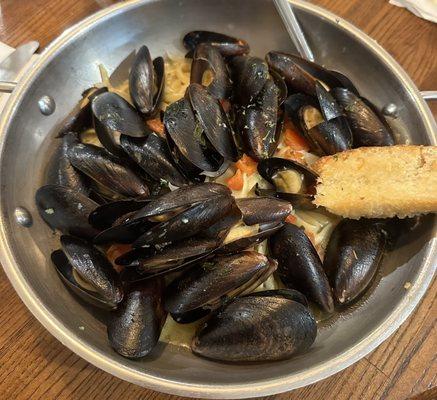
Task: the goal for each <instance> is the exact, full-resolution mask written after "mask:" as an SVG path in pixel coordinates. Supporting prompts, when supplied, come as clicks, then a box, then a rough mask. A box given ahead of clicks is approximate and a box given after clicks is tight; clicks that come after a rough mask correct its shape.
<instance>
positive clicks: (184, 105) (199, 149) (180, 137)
mask: <svg viewBox="0 0 437 400" xmlns="http://www.w3.org/2000/svg"><path fill="white" fill-rule="evenodd" d="M164 125H165V129H166V131H167V134H168V135H169V136H170V138H171V141H172V142H173V143H174V144H175V145H176V147H177V149H178V150H179V152H180V153H181V154H182V156H183V157H184V158H185V159H186V160H188V161H189V162H190V163H192V164H193V165H194V166H195V167H197V168H199V169H200V170H201V171H217V170H218V169H219V167H220V164H218V163H217V162H215V161H214V160H212V159H211V157H208V156H209V154H208V151H207V147H206V146H207V145H206V141H205V138H204V136H203V129H202V127H201V125H200V123H199V122H197V120H196V118H195V115H194V113H193V111H192V109H191V106H190V102H189V101H188V100H187V99H185V98H183V99H180V100H178V101H176V102H174V103H172V104H170V105H169V106H168V107H167V109H166V110H165V113H164ZM170 146H171V143H170ZM182 170H184V169H182Z"/></svg>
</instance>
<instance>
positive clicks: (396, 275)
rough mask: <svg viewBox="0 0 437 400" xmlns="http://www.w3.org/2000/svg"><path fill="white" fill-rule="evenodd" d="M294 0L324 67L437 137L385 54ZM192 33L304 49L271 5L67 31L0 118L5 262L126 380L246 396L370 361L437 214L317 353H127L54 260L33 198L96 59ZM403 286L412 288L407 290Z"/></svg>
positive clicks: (223, 0) (173, 44)
mask: <svg viewBox="0 0 437 400" xmlns="http://www.w3.org/2000/svg"><path fill="white" fill-rule="evenodd" d="M293 3H294V4H295V10H296V14H297V16H298V18H299V20H300V21H301V24H302V27H303V29H304V31H305V33H306V35H307V38H308V41H309V44H310V46H311V48H312V49H313V51H314V53H315V56H316V60H318V62H321V63H323V64H325V65H327V66H328V67H330V68H332V69H337V70H339V71H341V72H343V73H345V74H346V75H348V76H349V77H350V78H351V79H352V81H353V82H355V83H356V85H357V87H358V89H359V90H360V92H361V93H362V94H363V95H364V96H366V97H368V98H369V99H371V100H372V101H373V102H375V103H376V105H377V106H378V107H383V106H384V105H386V104H388V103H394V104H395V105H396V106H397V109H398V118H397V119H396V120H395V121H392V123H393V124H394V126H395V129H397V131H398V132H401V133H402V134H406V137H407V138H408V139H409V140H410V141H411V142H412V143H424V144H434V145H435V144H436V125H435V122H434V119H433V117H432V114H431V113H430V110H429V108H428V107H427V105H426V104H425V102H424V100H423V98H422V97H421V95H420V93H419V92H418V90H417V88H416V87H415V85H414V83H413V82H412V81H411V80H410V78H409V77H408V76H407V75H406V73H405V72H404V71H403V70H402V69H401V67H400V66H399V65H398V64H397V63H396V62H395V61H394V60H393V58H391V57H390V56H389V55H388V54H387V52H385V51H384V50H383V49H382V48H381V47H380V46H379V45H378V44H377V43H376V42H375V41H374V40H372V39H370V38H369V37H368V36H366V35H365V34H364V33H362V32H361V31H359V30H358V29H357V28H355V27H354V26H352V25H351V24H349V23H347V22H346V21H344V20H342V19H340V18H338V17H337V16H335V15H333V14H331V13H328V12H327V11H325V10H323V9H321V8H318V7H316V6H313V5H311V4H308V3H304V2H301V1H293ZM192 29H208V30H214V31H219V32H225V33H228V34H231V35H234V36H237V37H242V38H244V39H246V40H247V41H248V42H249V43H250V45H251V48H252V52H253V53H254V54H256V55H259V56H263V55H264V54H265V53H266V52H267V51H268V50H273V49H277V50H284V51H295V49H294V48H293V47H292V45H291V41H290V39H289V37H288V34H287V32H286V31H285V29H284V28H283V25H282V23H281V20H280V17H279V16H278V15H277V13H276V10H275V8H274V6H273V3H272V2H270V1H268V0H240V1H238V2H236V1H232V0H180V1H174V0H161V1H151V0H134V1H130V2H126V3H121V4H118V5H115V6H113V7H110V8H108V9H105V10H103V11H101V12H99V13H97V14H95V15H93V16H91V17H89V18H87V19H85V20H84V21H82V22H80V23H79V24H77V25H75V26H74V27H72V28H70V29H68V30H67V31H66V32H64V33H63V34H62V35H61V36H60V37H59V38H58V39H56V40H55V41H54V42H53V43H52V44H51V45H50V46H49V47H48V48H47V49H46V50H45V51H44V53H43V54H42V55H41V57H40V58H39V60H38V62H37V63H36V65H35V66H34V67H33V68H32V70H30V71H29V72H28V73H27V74H26V76H25V77H24V79H23V80H22V81H21V82H20V83H19V85H18V87H17V88H16V89H15V91H14V92H13V94H12V96H11V98H10V100H9V102H8V104H7V107H6V109H5V111H4V113H3V115H2V117H1V121H0V153H1V154H0V184H1V199H0V258H1V263H2V265H3V267H4V269H5V271H6V273H7V275H8V277H9V279H10V281H11V282H12V284H13V285H14V287H15V289H16V291H17V293H18V294H19V296H20V297H21V298H22V300H23V301H24V303H25V304H26V305H27V307H28V308H29V309H30V310H31V312H32V313H33V314H34V315H35V316H36V318H38V320H39V321H40V322H41V323H42V324H43V325H44V326H45V327H46V328H47V329H48V330H49V331H50V332H51V333H52V334H53V335H54V336H55V337H57V338H58V339H59V340H60V341H61V342H62V343H63V344H65V345H66V346H67V347H69V348H70V349H71V350H72V351H74V352H75V353H77V354H78V355H80V356H81V357H83V358H84V359H86V360H87V361H89V362H91V363H92V364H94V365H96V366H97V367H99V368H101V369H104V370H105V371H107V372H109V373H111V374H113V375H116V376H118V377H120V378H122V379H125V380H127V381H130V382H133V383H136V384H138V385H142V386H145V387H148V388H152V389H155V390H159V391H162V392H167V393H172V394H179V395H185V396H193V397H204V398H205V397H208V398H247V397H255V396H262V395H269V394H273V393H278V392H283V391H287V390H290V389H294V388H297V387H300V386H304V385H308V384H311V383H313V382H316V381H318V380H321V379H323V378H326V377H328V376H330V375H332V374H334V373H336V372H338V371H340V370H341V369H343V368H346V367H347V366H349V365H351V364H352V363H354V362H356V361H357V360H359V359H360V358H362V357H364V356H365V355H366V354H367V353H369V352H370V351H372V350H373V349H374V348H375V347H376V346H378V345H379V344H380V343H381V342H382V341H383V340H385V339H386V338H387V337H388V336H389V335H390V334H392V333H393V332H394V331H395V330H396V329H397V328H398V327H399V325H400V324H401V323H402V322H403V321H404V320H405V319H406V318H407V317H408V316H409V315H410V313H411V312H412V311H413V309H414V308H415V306H416V305H417V303H418V302H419V300H420V299H421V297H422V296H423V295H424V293H425V291H426V289H427V287H428V285H429V284H430V282H431V280H432V278H433V275H434V272H435V269H436V264H437V254H436V239H435V238H434V237H435V231H436V223H435V222H436V221H435V218H434V216H428V217H427V218H425V219H424V220H423V222H422V224H421V226H420V227H419V228H418V229H417V230H416V231H415V233H414V235H411V236H410V237H408V238H406V239H405V240H404V241H403V243H402V244H400V246H399V247H398V248H397V250H396V251H394V252H393V253H392V254H390V255H389V256H388V257H386V258H385V263H384V266H383V273H382V275H384V276H383V277H382V279H381V281H380V282H379V284H378V286H377V288H376V290H374V291H373V293H372V294H371V295H370V297H369V298H367V299H366V300H365V302H364V303H363V304H361V305H360V306H359V307H358V308H356V309H354V310H353V311H352V312H350V313H349V314H347V315H345V316H343V317H341V318H340V319H338V320H336V321H334V322H333V323H332V324H330V325H329V326H327V327H324V328H322V329H321V332H320V333H319V336H318V338H317V341H316V343H315V345H314V346H313V348H312V349H311V351H310V352H309V353H307V354H305V355H301V356H298V357H296V358H294V359H292V360H289V361H281V362H275V363H268V364H262V365H227V364H220V363H214V362H210V361H207V360H203V359H200V358H197V357H195V356H193V355H192V354H191V353H190V351H189V350H187V349H185V348H181V347H177V346H173V345H166V344H165V343H160V344H159V345H158V347H157V349H156V351H154V353H153V354H152V356H151V357H148V358H147V359H145V360H142V361H132V360H128V359H125V358H123V357H121V356H119V355H117V354H116V353H115V352H114V351H112V349H111V348H110V347H109V345H108V342H107V339H106V331H105V326H104V325H103V323H101V322H100V321H101V315H99V314H98V313H96V312H94V311H93V310H90V309H89V308H88V307H84V306H83V305H81V304H80V303H78V302H77V301H76V299H75V298H73V297H72V296H71V294H70V293H69V292H68V291H67V289H66V288H65V287H64V286H63V284H62V283H61V281H60V280H59V278H58V277H57V275H56V273H55V271H54V269H53V267H52V265H51V262H50V258H49V255H50V252H51V251H52V250H53V249H54V248H56V246H57V244H56V240H55V238H54V237H53V236H52V234H51V232H50V231H49V229H48V228H47V226H46V225H45V224H44V223H43V222H42V220H41V219H40V218H39V216H38V214H37V212H36V210H35V205H34V193H35V191H36V189H37V188H38V187H39V186H41V185H42V184H43V182H44V178H45V174H46V173H47V168H48V165H47V161H48V159H49V157H50V155H51V154H52V153H53V151H54V150H55V148H54V146H55V141H54V140H53V137H54V135H55V134H56V132H57V130H58V129H59V126H60V124H61V122H62V121H63V120H64V118H65V117H66V116H67V115H68V113H69V112H70V110H71V109H72V108H73V107H74V106H75V104H76V103H77V101H78V100H79V99H80V94H81V92H82V91H83V90H84V89H86V88H87V87H89V86H91V85H92V84H94V83H95V82H97V81H98V80H99V74H98V68H97V65H98V64H99V63H103V64H104V65H106V66H107V67H108V68H109V70H113V69H114V68H115V67H116V66H117V65H118V63H119V62H120V61H121V60H122V59H124V58H125V57H126V56H127V55H128V54H129V53H130V52H131V51H132V50H133V49H134V48H138V47H139V46H140V45H141V44H143V43H146V44H147V45H148V46H149V48H150V49H151V52H152V54H153V55H160V54H163V53H164V52H165V51H167V52H169V53H171V52H174V51H176V50H182V49H181V47H180V46H181V45H180V39H181V37H182V35H183V34H184V33H185V32H187V31H189V30H192ZM43 96H50V97H51V98H52V99H53V101H54V105H55V110H54V112H53V113H51V114H50V110H48V111H49V115H43V114H42V113H41V111H40V109H39V107H38V101H39V100H40V99H41V98H42V97H43ZM46 111H47V110H46ZM19 206H21V207H25V208H26V209H27V210H29V212H30V213H31V214H32V216H33V225H32V226H31V227H30V228H25V227H23V226H20V225H19V224H17V221H16V219H15V217H14V211H15V209H16V207H19ZM406 283H409V284H411V286H410V287H409V289H408V290H406V289H405V287H404V286H405V285H406ZM406 286H407V287H408V284H407V285H406ZM79 327H84V329H83V330H82V329H79Z"/></svg>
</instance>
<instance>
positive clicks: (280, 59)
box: [266, 51, 317, 96]
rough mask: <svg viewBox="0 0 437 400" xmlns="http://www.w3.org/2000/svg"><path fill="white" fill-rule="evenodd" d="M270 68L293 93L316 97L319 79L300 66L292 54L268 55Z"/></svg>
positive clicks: (274, 53)
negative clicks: (282, 79)
mask: <svg viewBox="0 0 437 400" xmlns="http://www.w3.org/2000/svg"><path fill="white" fill-rule="evenodd" d="M266 61H267V64H268V65H269V68H270V69H272V70H273V71H276V72H277V73H278V74H279V75H281V76H282V77H283V78H284V80H285V82H286V83H287V85H288V87H289V89H290V91H291V92H295V93H296V92H298V93H306V94H309V95H311V96H315V95H316V82H317V79H316V78H315V77H314V76H313V75H311V74H310V73H308V72H306V71H305V70H304V69H303V68H302V67H301V66H299V65H298V64H297V63H296V61H295V60H294V59H293V57H292V56H291V55H290V54H286V53H281V52H278V51H271V52H269V53H267V55H266Z"/></svg>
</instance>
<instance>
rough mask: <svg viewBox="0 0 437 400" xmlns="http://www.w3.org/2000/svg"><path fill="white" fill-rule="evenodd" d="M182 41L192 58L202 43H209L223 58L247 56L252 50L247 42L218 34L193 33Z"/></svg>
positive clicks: (188, 34)
mask: <svg viewBox="0 0 437 400" xmlns="http://www.w3.org/2000/svg"><path fill="white" fill-rule="evenodd" d="M182 41H183V43H184V46H185V48H186V49H188V50H189V53H188V55H189V56H192V53H193V52H194V50H195V48H196V47H197V45H199V44H200V43H208V44H209V45H210V46H213V47H215V48H216V49H217V50H218V51H219V52H220V54H221V55H222V56H223V57H231V56H238V55H242V54H247V53H249V50H250V49H249V44H248V43H247V42H246V41H245V40H242V39H237V38H234V37H232V36H228V35H224V34H223V33H217V32H209V31H191V32H188V33H187V34H186V35H185V36H184V38H183V40H182Z"/></svg>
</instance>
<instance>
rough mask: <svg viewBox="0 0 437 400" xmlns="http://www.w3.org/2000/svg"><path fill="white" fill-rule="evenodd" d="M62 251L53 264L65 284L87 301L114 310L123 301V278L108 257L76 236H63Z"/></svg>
mask: <svg viewBox="0 0 437 400" xmlns="http://www.w3.org/2000/svg"><path fill="white" fill-rule="evenodd" d="M61 245H62V250H56V251H55V252H53V253H52V261H53V263H54V264H55V266H56V269H57V271H58V273H59V275H60V276H61V278H62V279H63V281H64V282H65V283H66V284H67V285H68V286H69V287H70V288H71V289H72V290H73V291H74V293H76V294H77V295H79V296H80V297H81V298H82V299H83V300H85V301H87V302H89V303H91V304H92V305H95V306H98V307H102V308H114V307H116V306H117V304H118V303H120V302H121V301H122V299H123V288H122V285H121V282H120V279H119V277H118V275H117V273H116V272H115V270H114V269H113V267H112V265H111V263H110V262H109V261H108V260H107V258H106V257H105V256H104V255H103V254H102V253H101V252H100V251H99V250H98V249H97V248H95V247H94V246H92V245H90V244H89V243H87V242H85V241H84V240H82V239H79V238H76V237H73V236H65V235H64V236H62V237H61Z"/></svg>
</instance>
